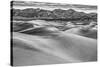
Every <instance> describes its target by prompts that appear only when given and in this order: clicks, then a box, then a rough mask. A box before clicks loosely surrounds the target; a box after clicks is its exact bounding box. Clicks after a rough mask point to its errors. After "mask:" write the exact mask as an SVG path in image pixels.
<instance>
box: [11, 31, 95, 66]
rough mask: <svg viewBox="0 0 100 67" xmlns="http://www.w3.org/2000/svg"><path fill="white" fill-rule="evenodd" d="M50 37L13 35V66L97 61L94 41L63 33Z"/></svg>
mask: <svg viewBox="0 0 100 67" xmlns="http://www.w3.org/2000/svg"><path fill="white" fill-rule="evenodd" d="M52 34H54V35H56V36H53V35H50V34H49V35H50V36H44V35H43V36H38V35H34V34H33V35H29V34H24V33H17V32H14V33H13V61H14V65H37V64H53V63H69V62H72V63H73V62H86V61H96V60H97V49H96V48H97V43H96V40H95V39H91V38H86V37H83V36H78V35H74V34H68V33H67V34H66V33H64V32H60V31H59V32H57V33H55V32H53V33H52Z"/></svg>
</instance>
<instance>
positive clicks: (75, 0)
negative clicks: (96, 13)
mask: <svg viewBox="0 0 100 67" xmlns="http://www.w3.org/2000/svg"><path fill="white" fill-rule="evenodd" d="M13 1H27V2H28V1H36V2H51V3H66V4H82V5H97V4H98V1H97V0H13Z"/></svg>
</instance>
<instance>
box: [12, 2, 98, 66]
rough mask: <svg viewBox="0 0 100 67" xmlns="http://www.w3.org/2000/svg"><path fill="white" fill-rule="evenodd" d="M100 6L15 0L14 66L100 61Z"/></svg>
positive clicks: (13, 18)
mask: <svg viewBox="0 0 100 67" xmlns="http://www.w3.org/2000/svg"><path fill="white" fill-rule="evenodd" d="M97 22H98V21H97V6H96V5H81V4H63V3H46V2H33V1H11V34H12V37H11V41H12V44H11V49H12V54H11V55H12V58H11V60H12V61H11V65H12V66H30V65H45V64H46V65H47V64H62V63H78V62H94V61H97V30H98V29H97V28H98V26H97V25H98V24H97Z"/></svg>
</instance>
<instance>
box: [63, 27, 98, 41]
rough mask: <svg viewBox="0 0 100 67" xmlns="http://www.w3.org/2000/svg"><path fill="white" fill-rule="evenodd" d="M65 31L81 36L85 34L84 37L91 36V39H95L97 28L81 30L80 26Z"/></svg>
mask: <svg viewBox="0 0 100 67" xmlns="http://www.w3.org/2000/svg"><path fill="white" fill-rule="evenodd" d="M65 32H66V33H73V34H77V35H81V36H85V37H89V38H93V39H97V30H95V29H92V28H91V29H90V30H88V31H85V32H84V31H82V30H81V29H80V28H72V29H69V30H66V31H65Z"/></svg>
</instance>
